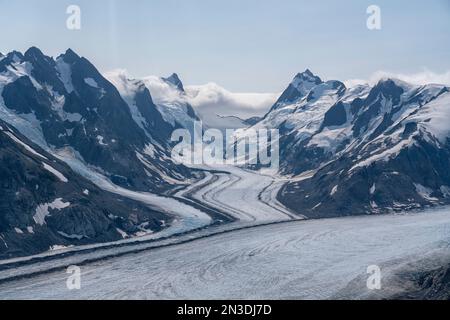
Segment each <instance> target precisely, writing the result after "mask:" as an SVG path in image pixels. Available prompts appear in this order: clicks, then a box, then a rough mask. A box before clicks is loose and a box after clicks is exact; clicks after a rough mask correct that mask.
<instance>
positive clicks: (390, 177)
mask: <svg viewBox="0 0 450 320" xmlns="http://www.w3.org/2000/svg"><path fill="white" fill-rule="evenodd" d="M200 94H201V89H199V88H186V87H185V86H184V85H183V83H182V81H181V80H180V78H179V77H178V75H177V74H172V75H171V76H169V77H165V78H161V77H146V78H142V79H133V78H132V77H130V76H128V75H127V74H126V73H125V72H115V73H108V74H105V75H102V74H101V73H100V72H99V71H98V70H97V69H96V68H95V66H94V65H93V64H92V63H91V62H89V60H87V59H86V58H84V57H80V56H79V55H78V54H76V53H75V52H74V51H72V50H70V49H69V50H67V51H66V52H65V53H64V54H62V55H60V56H58V57H57V58H52V57H49V56H46V55H44V54H43V53H42V52H41V51H40V50H39V49H38V48H35V47H32V48H30V49H29V50H27V51H26V52H25V53H20V52H17V51H13V52H10V53H8V54H6V55H0V189H1V194H0V258H5V257H13V256H21V255H30V254H34V253H38V252H43V251H46V250H49V249H51V248H55V247H57V246H70V245H80V244H88V243H98V242H110V241H116V240H120V239H123V238H125V237H133V236H138V235H142V234H149V233H152V232H156V231H160V230H161V229H163V228H166V227H167V226H170V225H171V224H172V223H173V222H174V220H175V219H176V218H175V217H174V216H173V215H172V214H170V212H168V211H167V210H165V209H162V208H161V207H158V206H152V205H148V204H143V203H142V202H139V201H137V200H136V197H126V196H124V194H123V193H122V194H120V193H119V192H114V190H115V188H122V189H123V190H129V191H130V192H140V193H149V194H154V195H158V196H164V197H166V196H167V197H171V195H172V194H173V192H174V191H176V190H179V189H180V188H184V187H187V186H189V185H190V184H191V183H192V182H193V181H199V180H201V179H203V178H204V177H205V173H204V171H207V170H208V169H207V168H189V167H187V166H184V165H181V164H178V163H175V162H174V161H173V160H172V159H171V148H172V147H173V145H174V143H173V142H172V141H171V139H170V137H171V134H172V132H173V131H174V130H175V129H179V128H185V129H188V130H191V131H192V130H195V127H194V126H193V124H194V122H195V121H198V120H203V121H204V122H205V125H206V127H210V128H215V127H217V126H220V128H219V129H223V128H230V129H236V128H239V130H238V132H237V135H238V137H239V136H241V137H245V134H246V133H248V132H249V130H250V129H261V128H269V129H278V130H279V132H280V140H279V144H280V168H279V172H278V173H277V175H278V176H282V177H284V178H285V180H286V183H285V184H284V185H283V186H282V187H281V189H280V190H279V192H278V193H277V194H276V196H277V198H278V200H279V201H280V202H281V203H282V204H284V205H285V206H286V207H287V208H289V209H290V210H291V211H292V212H294V213H296V214H298V215H299V216H302V217H307V218H325V217H339V216H346V215H365V214H382V213H389V212H395V211H408V210H416V209H422V208H426V207H430V206H438V205H445V204H448V203H450V172H449V170H448V168H450V139H449V137H450V123H449V122H448V120H447V119H449V116H450V92H449V88H448V87H446V86H444V85H439V84H429V85H424V86H415V85H411V84H408V83H405V82H402V81H399V80H396V79H383V80H381V81H380V82H379V83H377V84H376V85H374V86H369V85H359V86H355V87H350V88H347V87H346V86H345V85H344V83H342V82H340V81H335V80H333V81H323V80H322V79H321V78H320V77H318V76H317V75H314V74H313V73H312V72H311V71H310V70H306V71H305V72H302V73H299V74H297V75H296V76H295V77H294V79H293V81H292V82H291V83H290V84H289V85H288V87H287V88H286V90H285V91H284V92H283V93H282V94H281V95H280V97H279V98H278V100H277V101H276V102H275V104H274V105H273V106H272V107H271V108H270V110H269V111H268V112H267V113H266V114H265V115H263V116H262V117H261V116H260V115H257V116H255V117H249V119H241V118H239V117H233V116H232V115H227V116H225V117H220V116H217V114H215V113H211V112H209V113H208V112H205V111H204V110H198V109H196V108H195V107H194V106H193V105H192V101H195V99H194V98H195V97H196V96H198V95H200ZM213 169H214V168H212V169H211V170H213ZM247 169H249V168H247ZM105 183H106V184H108V186H109V187H107V188H106V187H103V186H104V185H105ZM111 186H112V187H111ZM122 189H120V190H122ZM183 210H184V209H183ZM224 214H225V215H226V213H224ZM216 218H217V217H216ZM216 218H215V219H216ZM215 219H213V220H215ZM224 220H226V218H224Z"/></svg>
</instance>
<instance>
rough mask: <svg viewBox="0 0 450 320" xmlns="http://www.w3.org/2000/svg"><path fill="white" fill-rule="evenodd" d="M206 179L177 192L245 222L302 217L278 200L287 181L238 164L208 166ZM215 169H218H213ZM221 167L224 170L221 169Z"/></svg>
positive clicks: (178, 194)
mask: <svg viewBox="0 0 450 320" xmlns="http://www.w3.org/2000/svg"><path fill="white" fill-rule="evenodd" d="M208 169H209V170H210V171H209V172H206V173H205V178H204V179H202V180H200V181H198V182H197V183H195V184H193V185H191V186H190V187H189V188H187V189H184V190H181V191H179V192H178V193H177V194H176V195H177V196H179V197H186V196H187V195H189V197H190V198H193V199H196V200H197V201H199V202H202V203H205V204H207V205H209V206H211V207H213V208H216V209H217V210H219V211H222V212H225V213H227V214H229V215H231V216H233V217H234V218H235V219H237V220H239V221H242V222H251V221H252V222H272V221H284V220H292V219H301V218H303V217H302V216H299V215H295V214H293V213H292V212H290V211H289V210H288V209H287V208H285V207H284V206H283V205H282V204H281V203H280V202H279V201H278V200H277V199H276V197H277V194H278V191H279V189H280V188H281V186H282V185H283V183H284V180H283V179H281V178H277V177H276V176H275V175H270V174H264V173H263V172H255V171H250V170H246V169H242V168H239V167H235V166H220V167H216V168H208ZM213 169H215V170H216V171H213ZM219 170H220V171H219Z"/></svg>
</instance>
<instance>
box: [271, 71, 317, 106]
mask: <svg viewBox="0 0 450 320" xmlns="http://www.w3.org/2000/svg"><path fill="white" fill-rule="evenodd" d="M322 83H323V81H322V79H320V78H319V77H318V76H316V75H314V74H313V73H312V72H311V71H310V70H309V69H306V71H304V72H302V73H298V74H297V75H296V76H295V77H294V79H293V80H292V82H291V83H290V84H289V86H288V87H287V88H286V90H285V91H284V92H283V94H282V95H281V96H280V98H279V99H278V101H277V102H276V103H275V105H274V106H273V107H272V110H274V109H278V108H280V107H282V106H285V105H289V104H293V103H295V102H296V101H299V100H301V99H302V98H304V97H305V96H307V95H308V93H309V92H310V91H311V89H313V88H314V87H316V86H318V85H320V84H322Z"/></svg>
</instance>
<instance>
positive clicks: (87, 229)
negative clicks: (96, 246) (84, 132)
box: [0, 120, 171, 259]
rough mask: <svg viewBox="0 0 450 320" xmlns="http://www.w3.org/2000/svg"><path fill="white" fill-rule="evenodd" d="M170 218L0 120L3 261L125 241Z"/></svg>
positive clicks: (0, 255)
mask: <svg viewBox="0 0 450 320" xmlns="http://www.w3.org/2000/svg"><path fill="white" fill-rule="evenodd" d="M170 220H171V218H170V217H167V216H166V215H164V214H162V213H159V212H156V211H154V210H151V209H149V208H147V207H144V206H142V205H141V204H139V203H136V202H134V201H131V200H129V199H125V198H122V197H120V196H117V195H112V194H110V193H108V192H105V191H103V190H101V189H99V188H98V187H96V186H95V185H93V184H92V183H91V182H89V181H87V180H86V179H84V178H83V177H81V176H79V175H78V174H76V173H75V172H73V171H72V170H71V169H70V168H69V167H68V166H67V165H66V164H64V163H62V162H61V161H59V160H57V159H56V158H54V157H53V156H52V155H50V154H48V153H47V152H45V151H44V150H42V149H40V148H39V147H38V146H36V145H34V144H33V143H32V142H30V141H29V140H27V139H26V138H25V137H23V136H22V135H21V134H20V133H18V132H17V131H16V130H14V129H12V128H11V127H10V126H9V125H7V124H6V123H4V122H2V121H1V120H0V237H1V239H0V259H4V258H9V257H15V256H22V255H30V254H35V253H39V252H42V251H47V250H49V249H50V248H51V247H52V246H69V245H80V244H88V243H97V242H106V241H115V240H120V239H122V234H121V232H123V233H127V234H129V235H133V234H135V233H136V232H139V231H143V229H142V226H145V229H146V230H148V231H157V230H160V229H161V225H162V221H167V222H169V221H170ZM119 229H120V230H121V232H119V231H118V230H119Z"/></svg>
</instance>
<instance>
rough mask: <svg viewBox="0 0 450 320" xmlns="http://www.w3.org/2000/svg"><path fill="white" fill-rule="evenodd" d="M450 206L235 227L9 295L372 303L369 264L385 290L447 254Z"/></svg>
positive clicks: (33, 282)
mask: <svg viewBox="0 0 450 320" xmlns="http://www.w3.org/2000/svg"><path fill="white" fill-rule="evenodd" d="M449 244H450V209H449V208H445V209H439V210H432V211H429V212H424V213H417V214H405V215H385V216H365V217H350V218H340V219H326V220H313V221H291V222H286V223H280V224H272V225H266V226H260V227H254V228H250V229H244V230H238V231H233V232H228V233H223V234H218V235H215V236H211V237H206V238H202V239H198V240H194V241H191V242H187V243H182V244H178V245H173V246H168V247H164V248H156V249H152V250H148V251H143V252H140V253H135V254H129V255H124V256H121V257H117V258H112V259H108V260H100V261H97V262H94V263H89V264H85V265H82V266H81V268H82V276H81V289H80V290H72V291H70V290H68V289H67V287H66V280H67V277H68V275H67V274H66V272H65V270H57V271H54V272H50V273H46V274H41V275H36V276H33V277H31V278H23V279H18V280H15V281H10V282H5V283H3V284H1V285H0V298H2V299H11V298H14V299H43V298H46V299H47V298H48V299H85V298H87V299H131V298H133V299H172V298H174V299H185V298H186V299H196V298H198V299H213V298H217V299H228V298H237V299H243V298H255V299H259V298H265V299H273V298H280V299H327V298H340V297H346V298H348V297H350V298H355V299H357V298H365V297H367V296H368V295H370V294H374V293H373V292H371V291H369V290H368V289H367V287H366V281H367V278H368V277H369V275H368V274H367V273H366V271H367V267H368V266H371V265H378V266H379V267H380V268H381V276H382V280H381V285H382V290H381V291H379V292H378V293H377V294H378V295H382V294H383V293H392V292H396V290H397V289H396V288H393V287H392V286H393V284H392V283H391V282H390V281H389V279H390V276H391V275H392V274H394V273H395V272H397V271H399V270H401V269H402V268H403V267H404V266H405V265H406V264H408V263H413V262H414V263H418V262H419V261H423V260H427V257H430V256H431V255H434V254H436V253H439V254H442V253H443V252H447V251H448V246H449Z"/></svg>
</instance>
